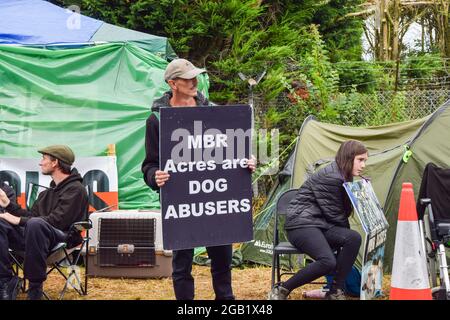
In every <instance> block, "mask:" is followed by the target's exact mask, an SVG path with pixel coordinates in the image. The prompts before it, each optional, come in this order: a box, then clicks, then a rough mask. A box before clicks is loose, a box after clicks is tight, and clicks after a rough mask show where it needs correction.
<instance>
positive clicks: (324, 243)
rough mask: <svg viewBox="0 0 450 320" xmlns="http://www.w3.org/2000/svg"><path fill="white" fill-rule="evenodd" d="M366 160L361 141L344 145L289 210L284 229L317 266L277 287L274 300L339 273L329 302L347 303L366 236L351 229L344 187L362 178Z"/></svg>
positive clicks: (296, 245) (301, 272)
mask: <svg viewBox="0 0 450 320" xmlns="http://www.w3.org/2000/svg"><path fill="white" fill-rule="evenodd" d="M367 158H368V152H367V148H366V147H365V146H364V145H363V144H362V143H361V142H358V141H354V140H349V141H345V142H344V143H342V144H341V146H340V148H339V150H338V152H337V154H336V157H335V161H334V162H332V163H331V164H330V165H328V166H326V167H325V168H323V169H321V170H319V171H318V172H316V173H314V174H313V175H311V176H310V177H309V179H308V180H307V181H306V182H305V183H304V184H303V185H302V186H301V187H300V189H299V190H298V192H297V194H296V195H295V197H294V199H292V201H291V203H290V204H289V207H288V209H287V216H286V223H285V229H286V232H287V238H288V240H289V241H290V242H291V243H292V245H293V246H295V247H296V248H297V249H299V250H300V251H302V252H304V253H305V254H307V255H309V256H310V257H311V258H313V259H314V262H312V263H310V264H308V265H307V266H306V267H305V268H303V269H300V270H299V271H298V272H297V273H296V274H295V275H294V276H292V277H291V278H290V279H288V280H287V281H285V282H281V283H279V284H277V285H276V286H274V288H272V290H271V292H270V293H269V299H271V300H285V299H287V297H288V295H289V293H290V292H291V291H292V290H294V289H295V288H298V287H300V286H302V285H304V284H307V283H310V282H312V281H314V280H316V279H317V278H320V277H322V276H325V275H328V274H332V273H335V277H334V279H333V284H332V286H331V289H330V291H329V292H328V293H327V295H326V298H327V299H330V300H345V295H344V292H343V288H344V282H345V279H346V277H347V275H348V274H349V272H350V271H351V269H352V266H353V264H354V262H355V260H356V257H357V255H358V251H359V247H360V245H361V236H360V235H359V233H358V232H356V231H354V230H351V229H350V224H349V221H348V217H349V216H350V214H351V212H352V205H351V202H350V199H349V198H348V196H347V193H346V191H345V189H344V187H343V183H344V182H349V181H353V177H356V176H360V175H361V173H362V171H363V170H364V168H365V165H366V161H367ZM335 251H338V255H337V256H335V254H334V252H335Z"/></svg>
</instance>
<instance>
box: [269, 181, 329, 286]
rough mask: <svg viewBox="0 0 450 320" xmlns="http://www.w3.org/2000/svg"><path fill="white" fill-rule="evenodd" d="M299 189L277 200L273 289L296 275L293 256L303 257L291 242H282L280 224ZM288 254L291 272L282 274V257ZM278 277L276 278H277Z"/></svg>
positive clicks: (282, 195) (274, 230)
mask: <svg viewBox="0 0 450 320" xmlns="http://www.w3.org/2000/svg"><path fill="white" fill-rule="evenodd" d="M297 191H298V190H297V189H291V190H287V191H285V192H283V193H282V194H281V195H280V197H279V198H278V200H277V203H276V209H275V217H274V219H275V221H274V227H273V253H272V288H273V287H274V285H275V284H276V283H280V282H281V277H282V276H283V275H287V274H294V273H295V272H294V271H293V269H294V267H293V266H292V265H291V255H293V254H296V255H302V254H304V253H303V252H301V251H299V250H298V249H297V248H295V247H294V246H293V245H292V244H291V243H290V242H288V241H286V242H280V230H279V229H280V228H279V225H280V222H279V221H278V220H279V219H280V218H281V217H285V216H286V214H287V208H288V206H289V203H290V202H291V200H292V199H293V198H294V196H295V195H296V193H297ZM283 254H286V255H288V256H289V271H286V272H282V270H281V265H280V255H283ZM275 275H276V276H275ZM313 284H326V282H313Z"/></svg>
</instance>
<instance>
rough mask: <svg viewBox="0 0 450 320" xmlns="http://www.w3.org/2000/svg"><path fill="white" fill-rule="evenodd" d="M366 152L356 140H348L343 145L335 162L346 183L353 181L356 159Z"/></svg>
mask: <svg viewBox="0 0 450 320" xmlns="http://www.w3.org/2000/svg"><path fill="white" fill-rule="evenodd" d="M366 152H367V148H366V147H365V146H364V145H363V144H362V143H361V142H359V141H356V140H347V141H345V142H343V143H342V144H341V146H340V147H339V150H338V152H337V153H336V158H335V160H336V163H337V165H338V168H339V170H340V171H341V173H342V175H343V176H344V179H345V181H353V175H352V171H353V162H354V160H355V157H356V156H357V155H359V154H363V153H366Z"/></svg>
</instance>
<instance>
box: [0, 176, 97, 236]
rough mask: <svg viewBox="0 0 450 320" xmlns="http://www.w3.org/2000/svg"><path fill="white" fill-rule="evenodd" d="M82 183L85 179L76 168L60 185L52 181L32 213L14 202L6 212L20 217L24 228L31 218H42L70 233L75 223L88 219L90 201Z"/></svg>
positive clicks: (35, 204)
mask: <svg viewBox="0 0 450 320" xmlns="http://www.w3.org/2000/svg"><path fill="white" fill-rule="evenodd" d="M82 181H83V178H82V177H81V176H80V174H79V173H78V171H77V169H75V168H74V169H72V172H71V174H70V176H68V177H67V178H66V179H64V180H63V181H61V182H60V183H59V184H58V185H55V182H54V181H52V182H51V183H50V188H49V189H47V190H45V191H43V192H41V193H40V194H39V196H38V198H37V200H36V201H35V202H34V204H33V207H32V208H31V211H28V210H25V209H22V208H21V207H20V206H19V205H17V204H16V203H12V202H11V203H10V204H9V205H8V206H7V207H6V211H8V212H10V213H11V214H13V215H15V216H18V217H20V223H19V225H21V226H24V225H25V224H26V223H27V221H28V220H29V219H30V218H31V217H40V218H42V219H44V220H45V221H47V222H48V223H49V224H51V225H52V226H53V227H55V228H57V229H59V230H61V231H64V232H65V231H68V230H69V229H70V226H71V225H72V224H73V223H74V222H77V221H81V220H84V219H85V218H86V217H87V212H88V209H89V201H88V195H87V192H86V189H85V187H84V186H83V184H82Z"/></svg>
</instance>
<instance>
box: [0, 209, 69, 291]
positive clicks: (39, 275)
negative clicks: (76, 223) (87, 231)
mask: <svg viewBox="0 0 450 320" xmlns="http://www.w3.org/2000/svg"><path fill="white" fill-rule="evenodd" d="M65 239H66V236H65V234H64V232H62V231H61V230H58V229H56V228H54V227H52V226H51V225H50V224H49V223H47V222H46V221H44V220H43V219H41V218H31V219H29V220H28V222H27V224H26V225H25V227H20V226H13V225H11V224H10V223H8V222H6V221H5V220H3V219H0V278H9V277H11V276H12V270H11V259H10V257H9V253H8V248H10V249H12V250H14V251H22V252H24V275H25V278H26V279H28V280H29V281H30V282H43V281H45V279H46V278H47V264H46V262H45V261H46V259H47V256H48V254H49V252H50V250H51V249H52V248H53V247H54V246H56V245H57V244H58V243H59V242H62V241H64V240H65Z"/></svg>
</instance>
